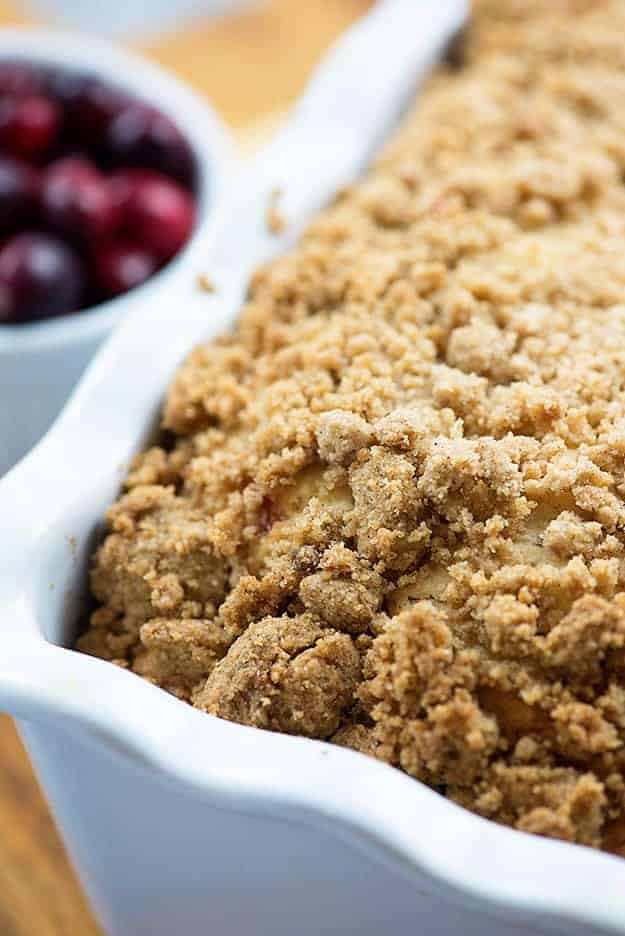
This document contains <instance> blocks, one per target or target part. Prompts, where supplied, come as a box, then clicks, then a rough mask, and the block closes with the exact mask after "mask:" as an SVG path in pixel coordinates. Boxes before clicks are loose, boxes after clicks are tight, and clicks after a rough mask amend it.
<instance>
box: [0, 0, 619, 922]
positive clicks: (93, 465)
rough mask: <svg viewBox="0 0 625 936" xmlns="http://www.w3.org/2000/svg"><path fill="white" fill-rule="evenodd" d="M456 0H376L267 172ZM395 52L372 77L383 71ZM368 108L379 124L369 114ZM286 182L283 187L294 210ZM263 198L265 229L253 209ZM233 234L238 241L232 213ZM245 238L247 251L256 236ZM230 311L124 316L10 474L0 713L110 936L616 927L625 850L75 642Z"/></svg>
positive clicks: (181, 308)
mask: <svg viewBox="0 0 625 936" xmlns="http://www.w3.org/2000/svg"><path fill="white" fill-rule="evenodd" d="M461 8H462V0H458V2H457V3H455V2H454V0H440V2H438V3H437V5H436V8H435V9H434V8H433V7H431V6H429V5H425V4H422V5H420V6H416V5H415V3H414V0H386V2H385V3H383V4H381V6H380V7H379V9H378V10H377V12H376V13H374V14H372V16H371V17H370V18H369V19H368V21H366V22H365V23H364V24H363V26H362V27H358V28H357V29H356V30H355V31H354V32H353V33H352V37H351V39H348V40H346V41H345V42H344V43H342V44H341V45H340V46H339V48H338V49H337V50H336V51H335V52H334V53H333V54H332V56H331V57H330V58H329V59H328V61H327V63H326V66H325V70H324V72H323V75H322V76H320V77H322V78H323V80H318V81H316V82H315V83H314V84H313V86H312V89H311V91H312V94H311V92H309V94H308V95H307V96H306V98H305V99H304V101H303V102H302V107H301V108H300V109H299V111H298V112H297V113H296V115H295V121H294V123H293V125H292V130H291V132H289V131H288V130H287V131H286V132H285V135H284V136H281V137H280V139H279V140H278V141H277V143H276V144H275V145H274V146H273V148H272V149H271V150H269V151H268V153H267V154H266V155H265V158H264V159H263V160H262V161H261V164H260V167H261V169H264V170H265V172H266V173H269V174H270V170H271V168H272V157H273V160H274V161H275V160H276V159H278V161H279V165H280V166H281V168H282V169H283V170H284V173H285V174H286V176H287V178H289V177H290V178H293V179H296V178H298V177H302V178H305V177H306V174H308V176H309V177H310V176H311V173H312V172H313V171H314V167H315V166H319V165H323V159H324V156H325V151H323V152H322V150H323V141H324V139H325V136H324V134H323V132H321V133H319V132H316V133H312V132H311V131H313V130H317V131H319V129H320V128H319V127H316V128H315V127H314V126H311V125H310V123H309V124H308V125H307V119H308V117H309V116H310V114H311V113H316V114H317V119H319V120H323V119H324V115H327V118H326V119H327V123H329V124H330V125H331V112H332V108H333V106H334V105H335V103H336V102H337V101H340V100H341V99H342V106H344V105H345V99H346V97H347V98H348V97H349V94H348V92H346V91H345V88H343V89H342V90H343V94H340V93H338V92H339V89H340V86H341V81H345V80H346V75H347V74H349V73H350V68H348V67H347V64H348V63H349V57H348V53H349V52H350V50H351V51H353V49H354V43H356V44H357V42H358V40H359V38H361V39H362V38H363V37H368V39H369V41H370V42H371V43H372V48H371V50H370V51H373V49H375V47H376V43H377V44H378V46H379V47H378V50H377V51H378V58H379V57H380V52H379V48H380V47H381V48H388V50H389V53H388V54H389V56H392V57H393V61H396V59H397V57H398V55H399V47H400V46H402V43H403V46H402V47H403V48H405V43H406V41H407V37H408V36H409V30H407V29H406V28H404V35H403V37H402V36H397V35H396V36H395V37H393V35H392V32H393V26H392V22H391V19H390V17H391V16H392V14H393V13H395V14H397V15H398V16H399V15H402V12H403V15H404V16H405V15H406V12H407V11H409V10H411V11H412V15H413V21H414V22H413V25H414V27H415V28H414V33H413V34H414V36H415V47H416V49H417V51H416V52H415V55H417V54H418V50H419V49H420V51H421V55H422V56H423V44H425V45H427V41H426V39H425V38H424V37H425V36H426V35H427V28H428V24H429V27H432V23H433V22H434V21H437V22H438V24H439V26H440V22H441V19H440V18H444V16H445V12H447V13H451V12H453V13H454V14H456V15H459V13H460V11H461ZM385 16H386V17H387V19H386V20H385V19H384V17H385ZM405 26H406V23H404V27H405ZM374 27H375V28H374ZM419 43H421V45H419ZM420 61H421V64H422V65H423V64H424V60H421V59H420ZM385 64H386V61H383V62H382V63H381V65H380V68H379V69H378V76H379V75H380V74H385V75H387V76H389V80H390V76H391V75H392V74H393V70H392V64H391V65H389V70H388V71H387V72H385V71H384V68H383V67H382V65H385ZM352 77H353V73H352ZM369 80H370V81H376V80H378V82H379V78H378V79H376V77H375V76H374V75H371V77H370V79H369ZM333 84H334V86H335V88H336V92H337V93H336V94H333V95H332V97H328V95H331V94H332V88H333ZM378 86H379V85H378ZM324 95H325V96H326V97H325V98H324ZM373 100H374V95H372V97H371V102H373ZM324 105H327V106H324ZM339 109H340V107H339ZM334 116H336V113H335V114H334ZM360 116H361V119H362V120H363V121H364V122H366V121H367V112H366V109H364V110H363V111H362V112H361V115H360ZM347 123H349V121H347ZM326 129H328V127H327V126H326ZM343 129H345V128H343ZM336 132H337V134H339V133H340V132H341V128H338V129H337V131H336ZM348 136H349V133H348ZM313 138H316V139H317V140H318V141H320V142H318V144H317V146H316V147H315V145H311V140H312V139H313ZM346 139H347V137H346ZM298 143H299V144H300V145H299V146H298ZM281 147H282V150H281ZM281 153H282V157H284V158H283V160H280V155H281ZM306 161H307V162H306ZM302 162H303V164H302ZM274 171H275V170H274ZM298 174H299V175H298ZM268 180H269V175H267V176H266V177H264V178H263V180H262V182H263V186H264V185H266V184H267V182H268ZM261 187H262V186H261ZM244 191H245V190H244ZM296 194H297V193H289V191H287V192H286V195H287V196H289V195H291V196H292V197H291V199H290V201H289V198H287V203H289V204H291V205H293V204H295V203H297V197H296ZM302 201H304V202H305V201H306V198H304V196H303V195H302ZM252 207H253V208H254V212H255V213H254V217H253V218H252V219H251V220H250V226H251V227H255V226H256V225H258V224H260V223H261V222H260V219H259V217H258V216H257V213H258V208H259V205H258V204H256V203H254V204H253V206H252ZM226 220H227V219H226ZM235 221H236V219H235ZM220 229H221V228H220ZM224 230H226V231H228V230H229V232H230V234H229V236H230V237H232V236H233V229H232V223H231V224H230V228H228V224H226V225H225V228H224ZM236 231H237V228H236V225H235V228H234V233H236ZM240 233H241V241H242V247H243V252H244V253H245V252H246V248H247V247H248V246H249V245H248V244H247V243H246V237H245V236H244V235H245V234H246V233H247V231H243V230H241V232H240ZM229 243H230V242H229ZM226 253H228V251H226ZM211 255H212V256H213V258H214V259H215V258H217V257H218V254H217V253H215V252H214V251H212V252H211ZM230 259H233V258H230ZM227 260H228V256H226V257H225V258H222V261H227ZM218 272H221V273H223V276H224V283H225V284H226V288H227V287H228V283H229V282H230V281H231V280H232V281H234V280H233V277H232V269H230V270H228V266H227V263H225V262H224V265H223V269H222V270H221V271H218ZM227 291H228V298H229V299H230V298H231V296H230V290H229V289H228V288H227ZM235 293H236V290H235V289H234V288H233V289H232V295H233V296H234V295H235ZM172 308H175V310H176V312H177V317H176V319H175V327H174V319H172ZM234 311H235V308H234V306H233V305H229V304H226V305H224V301H223V297H221V298H220V296H216V297H209V296H201V295H200V294H199V293H198V291H197V289H196V288H195V284H194V283H192V282H191V281H190V280H189V281H187V280H186V279H185V280H184V281H183V280H181V281H180V282H177V283H176V290H175V291H174V292H172V291H171V290H169V289H163V290H160V291H159V290H156V291H155V294H154V297H153V302H152V304H151V307H150V311H149V315H148V314H147V309H139V308H138V309H137V310H136V311H135V314H134V315H133V316H131V317H129V318H128V319H127V320H126V321H125V322H124V323H123V324H122V325H121V326H120V328H119V329H118V330H117V332H116V333H115V335H114V336H113V337H112V338H111V339H110V340H109V342H108V344H107V346H106V348H105V349H103V351H102V352H101V353H100V354H99V355H98V357H97V359H96V361H95V362H94V363H93V365H92V366H91V367H90V368H89V371H88V374H87V375H86V376H85V377H84V378H83V381H82V382H81V384H80V387H79V388H78V390H77V391H76V393H75V394H74V396H73V398H72V401H71V403H70V404H69V406H68V408H67V409H66V410H65V411H64V413H63V415H62V416H61V418H60V420H59V421H58V422H57V424H56V427H55V429H54V430H53V431H52V432H51V433H50V434H49V435H48V436H47V438H46V439H44V441H43V442H42V443H41V444H40V445H39V446H38V447H37V449H36V450H35V451H34V452H33V453H31V455H30V456H28V457H27V458H26V459H25V460H24V461H23V463H22V464H21V465H20V466H18V467H17V468H16V469H15V470H14V471H13V472H11V473H10V474H9V475H8V476H7V477H6V478H5V479H4V480H3V481H2V482H0V517H1V522H2V531H3V543H4V553H3V556H2V560H1V562H0V628H1V630H2V653H1V654H0V707H2V706H4V707H6V708H8V709H9V710H10V711H12V712H13V713H15V714H16V715H18V716H19V717H20V718H21V719H22V731H23V733H24V735H25V737H26V740H27V742H28V746H29V749H30V751H31V753H32V755H33V756H34V759H35V762H36V764H37V766H38V770H39V772H40V775H41V777H42V779H43V781H44V786H45V789H46V791H47V793H48V796H49V798H50V801H51V804H52V806H53V809H54V811H55V813H56V815H57V817H58V819H59V821H60V824H61V827H62V829H63V831H64V834H65V836H66V839H67V842H68V845H69V848H70V851H71V854H72V855H73V857H74V859H75V860H76V863H77V866H78V869H79V872H80V875H81V878H82V880H83V883H84V884H85V885H86V887H87V890H88V893H89V894H90V896H91V898H92V900H93V902H94V905H95V906H96V908H97V910H98V912H99V914H100V917H101V919H102V921H103V922H104V924H105V926H106V928H107V932H108V933H110V934H111V936H172V934H177V933H179V934H181V936H183V934H185V936H186V934H187V933H189V934H191V933H196V932H198V933H208V932H212V933H215V934H216V936H244V934H245V936H247V934H250V936H252V934H253V936H256V934H258V936H261V934H265V933H271V934H272V936H294V934H297V936H318V934H320V933H323V934H324V936H379V934H380V933H383V932H385V931H386V930H389V931H392V933H393V936H415V934H416V933H419V934H424V936H452V934H454V936H457V934H462V936H515V934H516V936H522V934H525V936H530V934H534V936H542V934H549V933H560V934H562V936H565V934H566V936H590V934H599V933H623V932H625V861H623V860H622V859H618V858H614V857H611V856H609V855H605V854H601V853H599V852H596V851H591V850H589V849H584V848H580V847H577V846H571V845H568V844H565V843H562V842H556V841H549V840H546V839H539V838H536V837H533V836H529V835H526V834H523V833H520V832H516V831H513V830H511V829H507V828H504V827H501V826H497V825H495V824H493V823H490V822H487V821H485V820H483V819H481V818H479V817H477V816H475V815H473V814H471V813H469V812H467V811H465V810H462V809H460V808H459V807H457V806H455V805H454V804H453V803H451V802H450V801H448V800H445V799H444V798H442V797H440V796H439V795H437V794H436V793H434V792H433V791H432V790H429V789H427V788H426V787H425V786H423V785H422V784H420V783H418V782H416V781H415V780H413V779H411V778H410V777H408V776H406V775H405V774H403V773H401V772H399V771H397V770H394V769H393V768H391V767H388V766H387V765H385V764H382V763H379V762H377V761H375V760H373V759H370V758H366V757H364V756H362V755H359V754H356V753H355V752H353V751H349V750H345V749H341V748H338V747H336V746H331V745H327V744H323V743H321V742H317V741H309V740H306V739H303V738H294V737H288V736H285V735H278V734H270V733H267V732H264V731H259V730H256V729H252V728H247V727H244V726H241V725H236V724H231V723H229V722H224V721H220V720H218V719H216V718H213V717H211V716H208V715H205V714H203V713H201V712H199V711H197V710H195V709H193V708H191V707H190V706H188V705H186V704H184V703H182V702H180V701H178V700H177V699H175V698H173V697H172V696H169V695H167V694H166V693H165V692H163V691H162V690H160V689H158V688H156V687H154V686H152V685H150V684H149V683H147V682H145V681H143V680H141V679H139V678H138V677H136V676H134V675H132V674H130V673H128V672H126V671H123V670H121V669H117V668H116V667H113V666H111V665H110V664H108V663H105V662H103V661H102V660H99V659H94V658H90V657H86V656H83V655H80V654H77V653H75V652H74V651H72V650H69V649H65V647H67V646H69V645H71V641H72V638H73V633H74V631H75V628H76V626H77V624H78V622H79V620H80V614H81V602H82V601H84V597H85V590H86V567H87V563H88V560H89V556H90V554H91V552H92V549H93V543H94V536H97V528H98V521H99V518H100V517H101V515H102V512H103V510H104V508H105V506H106V505H108V504H109V503H110V501H111V500H112V499H113V497H114V495H115V493H116V490H117V488H118V485H119V481H120V478H121V475H122V474H123V472H124V463H125V462H126V461H127V459H128V457H129V456H130V455H131V454H132V453H133V452H135V451H136V450H137V448H139V447H140V446H141V444H142V443H143V441H144V440H145V438H146V436H147V435H148V433H149V432H150V429H151V425H152V420H153V417H154V415H155V414H156V412H157V410H158V406H159V403H160V400H161V395H162V391H163V388H164V386H165V384H166V382H167V379H168V378H169V376H170V375H171V371H172V369H173V367H174V366H175V364H176V363H177V361H178V360H179V358H180V356H181V355H182V354H183V353H184V352H185V351H187V350H188V349H189V347H190V346H191V345H192V344H194V343H195V342H196V341H197V340H198V339H199V338H200V337H201V336H204V337H206V336H210V335H211V334H215V333H216V332H218V331H220V330H221V329H222V328H223V327H224V326H225V325H227V324H229V322H230V320H231V316H232V314H233V312H234ZM138 373H139V374H140V377H141V379H140V380H138V379H137V374H138ZM82 609H83V611H84V605H82Z"/></svg>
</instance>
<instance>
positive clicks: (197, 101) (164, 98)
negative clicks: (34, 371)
mask: <svg viewBox="0 0 625 936" xmlns="http://www.w3.org/2000/svg"><path fill="white" fill-rule="evenodd" d="M2 58H9V59H11V60H16V61H17V60H24V61H27V62H32V63H34V64H40V65H43V66H45V65H52V66H57V67H61V68H66V69H67V70H68V71H72V70H79V71H85V72H87V73H89V74H92V75H95V76H97V77H98V78H100V79H102V80H104V81H107V82H110V84H112V85H114V86H117V87H118V88H120V89H122V90H125V91H127V92H129V93H131V94H132V95H134V96H136V97H137V98H138V99H139V100H141V101H145V102H146V103H148V104H149V103H153V104H155V105H156V106H157V107H158V108H159V110H161V111H162V113H164V114H165V115H166V116H168V117H170V118H171V119H172V120H174V122H175V123H176V125H177V127H178V128H179V130H180V131H181V132H182V134H183V136H184V137H185V138H186V139H187V141H188V143H189V145H190V146H191V149H192V151H193V154H194V156H195V159H196V163H197V170H198V187H197V193H196V200H197V220H196V224H195V227H194V230H193V233H192V235H191V237H190V239H189V241H188V243H187V244H185V246H184V247H183V248H182V249H181V250H180V251H179V252H178V254H176V256H175V257H174V258H173V259H172V260H170V261H169V262H168V263H167V264H166V265H165V267H164V268H163V269H162V270H159V271H158V272H157V273H156V274H155V275H154V276H152V277H150V279H149V280H148V281H147V282H146V283H144V284H143V285H141V286H138V287H136V288H135V289H133V290H130V292H128V293H125V294H124V295H121V296H117V297H115V298H113V299H109V300H107V301H105V302H101V303H99V304H98V305H95V306H88V307H86V308H84V309H82V310H80V311H79V312H75V313H72V314H68V315H61V316H58V317H57V318H51V319H43V320H41V321H34V322H28V323H25V324H23V325H2V326H0V364H1V360H2V354H3V353H5V354H11V355H15V354H27V353H28V352H29V351H37V352H39V351H42V350H44V349H50V350H53V349H56V348H59V347H69V346H72V345H73V344H75V343H80V342H83V341H85V340H93V339H97V338H100V337H103V336H104V335H106V334H107V333H108V332H109V331H110V330H111V329H112V328H113V326H115V325H116V324H117V322H119V320H120V319H121V318H122V317H123V316H124V315H125V314H126V313H127V312H128V311H129V308H131V307H132V306H133V305H134V304H135V303H136V302H142V301H143V299H144V297H145V295H146V293H147V294H148V295H149V294H150V293H151V292H152V291H153V290H155V289H161V288H162V287H163V285H164V284H167V282H168V281H169V280H171V279H172V278H176V277H178V276H180V275H181V274H183V275H184V272H185V271H186V270H187V269H188V268H189V266H190V265H191V264H193V262H194V258H195V257H196V256H197V254H198V251H199V250H201V245H202V244H203V243H204V242H205V240H206V238H207V237H210V233H211V230H212V228H213V226H214V223H215V217H216V213H217V205H216V202H217V200H218V198H219V197H220V194H221V193H222V192H223V190H224V186H225V179H226V175H227V174H229V169H228V163H229V162H230V161H232V160H233V159H234V158H235V157H234V154H233V147H232V144H231V142H230V139H229V135H228V132H227V131H226V129H225V127H224V125H223V123H222V122H221V120H220V119H219V118H218V117H217V115H216V113H215V112H214V110H213V109H212V107H211V105H210V104H209V102H208V101H207V100H206V99H203V98H202V97H201V96H200V95H199V94H197V93H196V92H195V91H193V90H192V89H191V88H190V87H189V86H188V85H186V84H185V83H184V82H182V81H181V80H179V79H178V78H176V77H175V76H174V75H172V74H171V73H170V72H167V71H166V70H165V69H163V68H161V67H160V66H159V65H156V64H154V63H152V62H150V61H148V60H147V59H145V58H143V57H142V56H140V55H138V54H136V53H135V52H131V51H128V50H126V49H125V48H122V47H121V46H119V45H116V44H115V43H113V42H111V41H109V40H106V39H101V38H98V37H93V36H85V35H84V34H82V33H74V32H71V31H68V30H63V29H54V28H47V27H40V26H16V27H11V28H7V29H4V28H2V29H0V60H1V59H2Z"/></svg>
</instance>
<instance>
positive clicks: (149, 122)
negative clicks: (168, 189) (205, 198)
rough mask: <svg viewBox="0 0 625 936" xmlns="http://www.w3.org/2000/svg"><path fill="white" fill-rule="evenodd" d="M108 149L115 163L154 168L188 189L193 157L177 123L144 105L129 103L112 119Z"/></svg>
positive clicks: (192, 176)
mask: <svg viewBox="0 0 625 936" xmlns="http://www.w3.org/2000/svg"><path fill="white" fill-rule="evenodd" d="M106 142H107V148H108V152H109V156H110V158H111V160H112V162H113V163H114V164H115V165H117V166H136V167H139V166H141V167H145V168H146V169H156V170H158V171H159V172H164V173H165V174H166V175H169V176H172V178H174V179H177V181H179V182H180V183H182V184H183V185H185V186H187V187H188V188H191V187H192V186H193V181H194V175H195V160H194V158H193V153H192V152H191V148H190V146H189V144H188V143H187V141H186V140H185V138H184V137H183V136H182V134H181V133H180V130H178V128H177V127H176V125H175V124H174V123H173V122H172V121H171V120H170V119H169V118H168V117H165V115H164V114H161V113H159V111H157V110H154V108H152V107H148V106H147V105H146V104H140V103H132V104H129V105H128V107H126V108H124V109H123V110H122V111H121V112H120V113H119V114H118V115H117V117H115V119H114V120H113V121H112V122H111V124H110V126H109V129H108V133H107V137H106Z"/></svg>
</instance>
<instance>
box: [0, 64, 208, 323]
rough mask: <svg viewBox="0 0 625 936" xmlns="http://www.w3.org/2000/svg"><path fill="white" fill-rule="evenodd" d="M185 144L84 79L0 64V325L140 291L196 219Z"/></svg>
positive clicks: (161, 120)
mask: <svg viewBox="0 0 625 936" xmlns="http://www.w3.org/2000/svg"><path fill="white" fill-rule="evenodd" d="M195 176H196V167H195V160H194V157H193V153H192V152H191V149H190V147H189V144H188V143H187V141H186V140H185V138H184V137H183V136H182V134H181V133H180V131H179V130H178V128H177V127H176V125H175V124H174V123H172V121H171V120H170V119H169V118H168V117H166V116H165V115H164V114H162V113H160V111H158V110H157V109H156V108H154V107H152V106H150V105H148V104H146V103H145V102H143V101H139V100H137V99H135V98H132V97H131V96H129V95H128V94H126V93H124V92H123V91H121V90H119V89H118V88H115V87H113V86H112V85H109V84H105V83H104V82H102V81H101V80H100V79H98V78H96V77H93V76H91V75H88V74H83V73H80V72H74V71H69V70H66V69H57V68H51V67H42V66H34V65H29V64H23V63H20V62H0V325H1V324H3V323H4V324H17V323H23V322H29V321H32V320H34V319H43V318H50V317H52V316H58V315H65V314H68V313H71V312H77V311H78V310H80V309H85V308H91V307H92V306H94V305H97V304H98V303H100V302H103V301H105V300H107V299H110V298H112V297H114V296H118V295H120V294H121V293H124V292H127V291H128V290H129V289H132V288H133V287H135V286H139V285H140V284H141V283H143V282H145V280H147V279H148V278H149V277H150V276H152V275H153V274H154V273H155V272H156V271H157V270H159V269H160V268H161V267H162V266H163V265H164V264H166V263H167V262H168V261H169V260H171V258H172V257H173V256H174V254H176V253H177V252H178V251H179V250H180V248H181V247H182V246H183V245H184V244H185V243H186V241H187V240H188V238H189V236H190V235H191V232H192V230H193V226H194V222H195V198H194V189H195V182H196V179H195Z"/></svg>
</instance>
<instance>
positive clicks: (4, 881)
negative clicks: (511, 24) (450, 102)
mask: <svg viewBox="0 0 625 936" xmlns="http://www.w3.org/2000/svg"><path fill="white" fill-rule="evenodd" d="M371 4H372V0H122V2H119V0H117V2H116V0H0V29H1V28H2V27H6V26H13V25H18V24H19V25H28V24H37V23H46V24H53V25H57V26H63V27H68V28H71V29H75V30H84V31H87V32H90V33H96V34H100V35H106V36H109V37H113V38H114V39H115V40H116V41H118V42H120V43H123V44H125V45H128V46H131V47H133V48H134V49H137V50H139V51H140V52H142V53H144V54H145V55H146V56H147V57H149V58H152V59H154V60H155V61H157V62H159V63H160V64H161V65H164V66H165V67H166V68H168V69H170V70H171V71H173V72H175V73H176V74H178V76H179V77H181V78H182V79H184V80H186V81H187V82H189V83H190V84H191V85H193V86H194V87H195V88H196V89H197V90H199V91H200V92H201V93H202V94H204V95H205V96H206V97H207V98H209V99H210V101H211V102H212V103H213V105H214V106H215V107H216V109H217V110H218V112H219V113H220V114H221V116H222V117H223V118H224V120H225V121H226V122H227V123H228V124H229V126H230V127H231V129H232V130H233V131H234V133H235V136H236V138H237V139H238V141H239V142H240V145H241V147H242V148H243V149H244V150H245V151H246V152H248V153H249V152H252V151H253V150H254V148H255V147H256V146H257V145H259V144H260V143H261V142H263V141H265V140H266V139H267V138H268V137H269V135H270V134H271V132H272V130H273V129H274V128H275V127H276V126H277V125H278V124H279V122H280V120H281V118H282V116H283V115H284V114H285V112H286V111H287V110H288V107H289V105H290V104H291V103H292V101H293V100H294V99H295V98H296V97H297V95H298V94H299V93H300V91H301V90H302V88H303V86H304V84H305V82H306V78H307V76H308V75H309V73H310V70H311V68H312V67H313V65H314V64H315V62H316V61H317V60H318V59H319V57H320V55H321V54H322V53H323V51H324V50H325V49H326V48H327V46H328V45H329V44H330V43H331V41H332V40H333V39H335V38H336V36H337V35H338V34H339V33H340V32H341V31H342V30H344V29H345V28H346V27H347V26H348V25H349V24H350V23H351V22H353V21H354V20H355V19H356V18H357V17H358V16H360V15H362V14H363V13H365V12H366V10H367V9H368V7H370V6H371ZM0 829H1V830H2V832H1V834H0V936H96V934H98V932H99V931H98V928H97V926H96V924H95V923H94V922H93V919H92V917H91V914H90V911H89V908H88V906H87V904H86V902H85V900H84V898H83V896H82V894H81V892H80V888H79V886H78V884H77V882H76V880H75V877H74V875H73V872H72V871H71V869H70V866H69V864H68V861H67V858H66V856H65V854H64V852H63V848H62V845H61V843H60V841H59V838H58V836H57V834H56V831H55V828H54V824H53V821H52V819H51V817H50V815H49V812H48V810H47V807H46V805H45V803H44V801H43V799H42V796H41V793H40V791H39V789H38V787H37V784H36V781H35V779H34V777H33V775H32V772H31V770H30V767H29V764H28V761H27V759H26V755H25V754H24V751H23V749H22V746H21V744H20V742H19V740H18V738H17V735H16V734H15V731H14V729H13V726H12V724H11V722H10V720H9V719H8V718H7V717H5V716H2V715H0ZM129 936H131V934H129ZM180 936H185V934H180ZM215 936H218V934H215Z"/></svg>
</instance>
